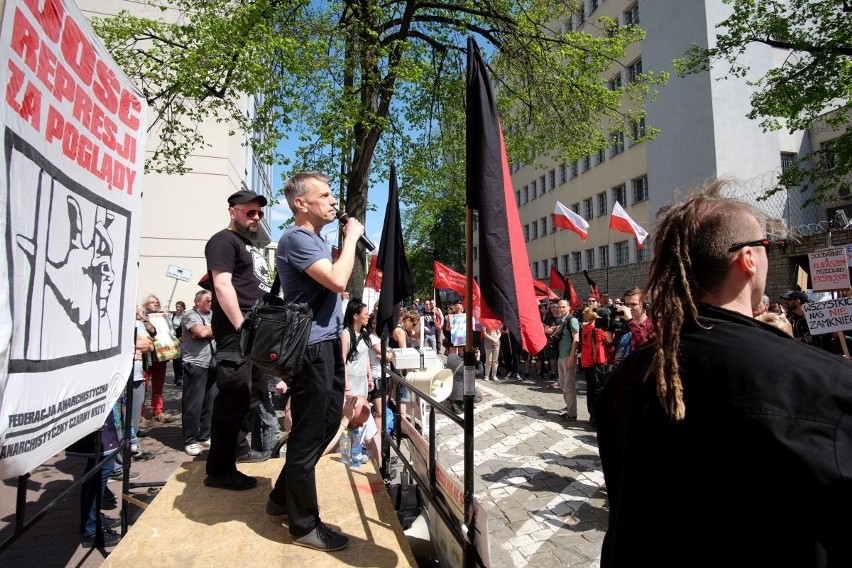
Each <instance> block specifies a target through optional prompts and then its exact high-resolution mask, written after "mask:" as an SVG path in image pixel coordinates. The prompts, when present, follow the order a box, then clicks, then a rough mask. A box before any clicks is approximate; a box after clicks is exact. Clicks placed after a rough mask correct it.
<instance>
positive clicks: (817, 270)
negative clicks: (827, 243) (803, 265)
mask: <svg viewBox="0 0 852 568" xmlns="http://www.w3.org/2000/svg"><path fill="white" fill-rule="evenodd" d="M808 262H810V265H811V281H812V282H813V289H814V292H824V291H827V290H846V289H847V288H849V265H848V264H847V261H846V249H845V248H844V247H837V248H831V249H826V250H818V251H815V252H812V253H809V254H808Z"/></svg>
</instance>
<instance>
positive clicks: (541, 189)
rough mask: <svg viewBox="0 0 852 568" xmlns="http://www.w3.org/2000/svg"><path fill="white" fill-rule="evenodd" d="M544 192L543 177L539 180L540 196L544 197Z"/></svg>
mask: <svg viewBox="0 0 852 568" xmlns="http://www.w3.org/2000/svg"><path fill="white" fill-rule="evenodd" d="M544 191H545V189H544V176H541V177H540V178H538V194H539V195H544Z"/></svg>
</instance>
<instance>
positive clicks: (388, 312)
mask: <svg viewBox="0 0 852 568" xmlns="http://www.w3.org/2000/svg"><path fill="white" fill-rule="evenodd" d="M376 267H377V268H378V269H379V270H381V271H382V273H383V275H382V290H381V293H380V294H379V313H378V314H376V335H379V336H381V335H382V330H384V329H387V331H388V332H390V331H391V330H393V328H394V326H395V325H396V323H397V322H396V321H395V319H396V316H397V311H398V310H397V306H398V305H399V304H400V303H401V302H402V301H403V300H404V299H405V298H406V296H409V295H411V294H413V293H414V290H415V287H414V277H413V276H412V275H411V270H410V269H409V268H408V259H406V258H405V247H404V246H403V244H402V223H401V222H400V220H399V188H398V187H397V183H396V166H391V170H390V187H389V189H388V206H387V209H386V210H385V225H384V230H382V240H381V243H380V244H379V255H378V259H377V262H376Z"/></svg>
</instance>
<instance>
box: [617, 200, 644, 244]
mask: <svg viewBox="0 0 852 568" xmlns="http://www.w3.org/2000/svg"><path fill="white" fill-rule="evenodd" d="M609 228H610V229H612V230H615V231H619V232H621V233H627V234H629V235H633V236H634V237H636V241H637V242H638V243H639V244H638V245H637V247H638V248H642V243H643V242H645V239H647V238H648V231H646V230H645V229H643V228H642V227H640V226H639V225H638V224H637V223H636V222H635V221H634V220H633V219H631V218H630V216H629V215H628V214H627V212H625V211H624V208H623V207H622V206H621V204H620V203H619V202H618V201H616V202H615V205H614V206H613V208H612V216H611V217H610V218H609Z"/></svg>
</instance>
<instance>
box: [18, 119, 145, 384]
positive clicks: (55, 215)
mask: <svg viewBox="0 0 852 568" xmlns="http://www.w3.org/2000/svg"><path fill="white" fill-rule="evenodd" d="M6 155H7V156H9V158H8V159H9V178H8V179H9V183H8V185H7V187H6V188H4V189H5V190H6V191H7V200H8V209H9V219H10V221H11V225H10V229H11V230H10V233H9V234H10V236H11V239H10V240H9V242H7V243H6V245H7V251H6V255H7V258H9V259H11V260H12V267H13V269H12V271H11V274H12V275H13V276H12V278H13V282H11V289H12V297H11V300H12V301H11V304H12V321H13V326H14V328H15V333H13V342H12V351H11V360H10V370H15V371H21V370H24V369H26V370H33V371H35V370H49V369H53V368H62V367H64V366H67V365H70V364H78V363H81V362H83V361H86V360H93V359H102V358H104V357H107V356H111V355H113V354H115V353H117V352H118V350H117V347H118V345H119V335H120V334H119V326H118V321H119V320H120V309H121V306H122V305H123V295H124V284H123V283H124V274H125V271H126V268H127V246H128V231H129V227H130V218H129V212H127V211H125V210H123V209H121V208H119V207H117V206H116V205H115V204H114V203H111V202H109V201H107V200H105V199H103V198H101V197H99V196H98V195H97V194H95V193H93V192H91V191H89V190H88V189H86V188H84V187H83V186H82V185H80V184H79V183H76V182H74V181H73V180H72V179H70V178H69V177H67V176H66V175H65V174H64V173H63V172H61V171H60V170H59V169H58V168H56V167H54V166H53V165H52V164H50V163H49V162H48V161H47V160H45V159H44V158H43V157H42V156H41V155H40V154H39V153H38V152H37V151H36V150H34V149H33V148H32V147H30V146H29V144H27V143H26V142H24V141H23V140H22V139H20V138H18V137H17V136H16V135H14V134H12V133H11V132H8V131H7V135H6ZM13 180H14V182H13ZM25 330H28V331H26V332H25ZM19 331H20V333H18V332H19Z"/></svg>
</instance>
